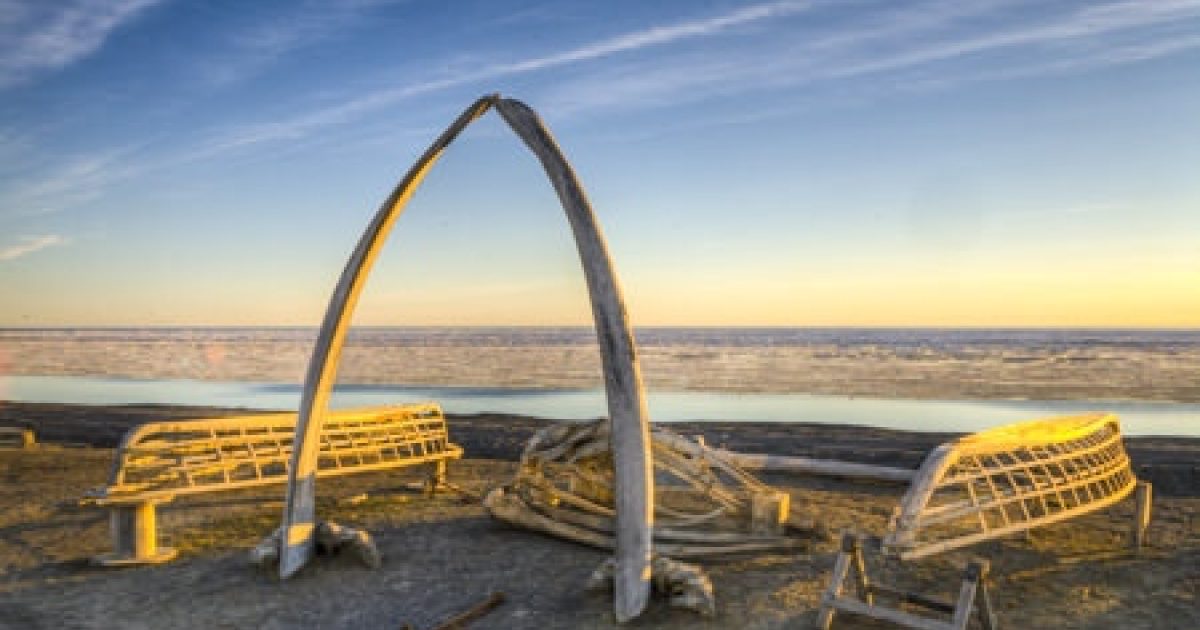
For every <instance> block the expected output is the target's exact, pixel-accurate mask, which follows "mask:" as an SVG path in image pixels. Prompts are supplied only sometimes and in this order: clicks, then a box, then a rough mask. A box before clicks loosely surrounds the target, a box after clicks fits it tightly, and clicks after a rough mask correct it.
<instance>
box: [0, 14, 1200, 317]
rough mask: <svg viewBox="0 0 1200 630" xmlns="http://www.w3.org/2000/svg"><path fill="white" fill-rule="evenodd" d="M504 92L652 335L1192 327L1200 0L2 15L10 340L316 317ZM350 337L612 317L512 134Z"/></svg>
mask: <svg viewBox="0 0 1200 630" xmlns="http://www.w3.org/2000/svg"><path fill="white" fill-rule="evenodd" d="M493 92H499V93H501V94H504V95H506V96H510V97H514V98H518V99H521V100H523V101H525V102H526V103H528V104H529V105H530V106H532V107H533V108H534V109H536V110H537V111H538V112H539V113H540V114H541V115H542V117H543V118H544V119H545V121H546V122H547V124H548V125H549V126H550V128H551V129H552V130H553V131H554V133H555V135H556V137H557V139H558V141H559V143H560V145H561V146H562V147H563V149H564V151H565V153H566V155H567V156H568V158H569V159H570V160H571V161H572V163H573V164H574V166H575V168H576V170H577V172H578V174H579V176H580V178H581V180H582V182H583V185H584V187H585V188H586V189H587V191H588V194H589V197H590V199H591V201H592V203H593V206H594V209H595V212H596V214H597V216H598V218H599V221H600V223H601V225H602V226H603V229H604V231H605V234H606V237H607V239H608V244H609V248H610V252H611V254H612V257H613V260H614V262H615V264H616V269H617V272H618V274H619V276H620V278H621V281H622V284H623V286H624V290H625V298H626V302H627V306H628V310H629V313H630V316H631V318H632V320H633V322H634V323H635V324H638V325H646V326H653V325H691V326H987V327H999V326H1005V327H1008V326H1104V327H1126V326H1128V327H1198V326H1200V142H1197V139H1200V0H1139V1H1135V2H1126V1H1116V2H1111V1H1110V2H1105V1H1095V2H1056V1H1032V0H1029V1H1026V0H979V1H966V0H959V1H940V0H925V1H918V2H895V1H892V0H879V1H871V0H838V1H834V0H829V1H820V0H814V1H811V2H793V1H780V2H727V1H694V0H693V1H674V2H652V3H651V2H634V1H611V2H598V1H597V2H572V1H554V2H549V1H541V0H529V1H511V2H509V1H499V0H473V1H472V0H465V1H450V2H430V1H420V0H409V1H387V0H349V1H343V2H308V1H303V0H300V1H286V2H270V1H260V2H253V3H244V2H234V1H229V0H227V1H215V0H214V1H211V2H184V1H183V0H63V1H59V2H52V3H50V2H40V1H36V0H28V1H27V0H0V296H3V297H2V298H0V326H141V325H303V326H308V325H317V324H319V323H320V321H321V318H322V316H323V314H324V310H325V305H326V303H327V301H328V299H329V294H330V292H331V290H332V288H333V286H334V284H335V283H336V281H337V278H338V276H339V274H340V273H341V269H342V266H343V265H344V264H345V260H346V258H347V257H348V256H349V254H350V252H351V250H352V249H353V247H354V245H355V243H356V242H357V240H358V238H359V236H360V235H361V233H362V230H363V229H364V228H365V226H366V224H367V222H368V221H369V220H370V217H371V216H372V215H373V214H374V212H375V211H376V210H377V209H378V207H379V204H380V203H382V201H383V200H384V198H385V197H386V196H387V194H388V193H389V192H390V191H391V189H392V188H393V187H394V186H395V184H396V182H397V180H398V179H399V178H400V177H401V176H402V175H403V173H404V172H405V171H406V170H407V169H408V167H409V166H410V165H411V163H412V162H413V160H415V159H416V157H417V156H419V155H420V153H421V152H422V151H423V150H424V149H425V147H426V146H427V145H428V144H429V143H430V142H431V141H432V140H433V139H434V138H435V137H436V136H437V134H438V133H440V131H441V130H442V129H443V128H444V127H445V126H446V125H447V124H449V122H450V121H451V120H453V118H454V117H455V116H457V114H458V113H459V112H460V111H461V110H462V109H463V108H464V107H466V106H467V105H468V104H469V103H470V102H472V101H473V100H474V99H475V98H477V97H478V96H480V95H482V94H487V93H493ZM355 321H356V323H358V324H363V325H577V324H587V323H589V322H590V310H589V307H588V304H587V293H586V288H585V286H584V282H583V276H582V273H581V271H580V267H579V263H578V259H577V256H576V253H575V250H574V244H573V242H572V240H571V237H570V232H569V229H568V226H567V223H566V220H565V218H564V216H563V213H562V211H561V209H560V208H559V207H558V205H557V200H556V198H555V197H554V194H553V192H552V189H551V188H550V186H549V184H548V182H547V181H546V178H545V176H544V175H543V174H542V172H541V169H540V167H539V165H538V163H537V162H536V160H535V159H534V158H533V157H532V156H531V155H530V154H529V153H528V151H527V150H526V149H525V148H524V147H523V146H522V145H521V143H520V142H519V141H518V140H517V139H516V138H515V137H514V136H513V135H512V133H511V132H510V131H509V130H508V129H507V128H506V127H505V126H504V125H503V123H502V122H501V121H500V119H499V117H498V116H496V115H495V114H494V113H493V114H489V115H488V116H487V117H485V118H483V119H481V120H480V121H478V122H477V123H475V124H474V125H473V126H472V127H470V128H469V129H468V130H467V131H466V132H465V133H464V134H463V135H462V136H461V137H460V138H459V139H458V141H456V143H455V144H454V145H452V146H451V148H450V149H449V151H447V153H446V155H445V156H444V157H443V159H442V161H441V162H440V163H439V164H437V166H436V167H435V168H434V169H433V171H432V172H431V174H430V175H429V178H428V179H427V180H426V182H425V184H424V185H423V187H422V188H421V189H420V190H419V191H418V192H417V194H416V195H415V196H414V198H413V200H412V202H411V203H410V205H409V206H408V208H407V209H406V210H405V213H404V215H403V216H402V217H401V218H400V220H399V221H398V223H397V227H396V230H395V232H394V233H393V234H392V236H391V238H390V239H389V241H388V244H387V248H386V250H385V251H384V253H383V255H382V256H381V258H380V259H379V262H378V264H377V266H376V267H375V269H374V271H373V272H372V276H371V278H370V281H369V282H368V284H367V288H366V291H365V293H364V296H363V298H362V302H361V303H360V305H359V308H358V310H357V312H356V319H355Z"/></svg>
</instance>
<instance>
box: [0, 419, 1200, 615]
mask: <svg viewBox="0 0 1200 630" xmlns="http://www.w3.org/2000/svg"><path fill="white" fill-rule="evenodd" d="M244 411H245V410H230V409H223V410H222V409H211V408H203V409H201V408H180V407H162V406H132V407H120V406H118V407H87V406H69V405H49V404H46V405H37V404H17V403H4V404H0V424H14V423H17V422H20V423H23V424H25V425H28V426H33V427H35V428H36V430H37V431H38V432H39V434H40V435H41V436H42V439H43V440H45V441H47V442H48V444H47V445H46V446H44V447H41V448H39V449H35V450H25V451H20V450H3V451H0V479H2V480H3V483H2V484H0V613H2V614H0V628H110V627H115V626H119V627H127V628H162V627H171V628H251V627H255V628H259V627H263V628H294V627H328V628H396V627H400V626H401V625H402V624H404V623H411V624H413V626H414V627H416V628H429V627H433V626H434V625H436V623H438V622H439V621H441V620H444V619H446V618H448V617H450V616H452V615H453V614H455V613H457V612H459V611H461V610H464V609H466V608H468V607H470V606H471V605H473V604H474V603H477V602H478V601H480V600H482V599H484V598H485V597H486V596H487V595H488V594H489V593H490V592H492V591H503V592H504V593H505V594H506V595H507V598H508V601H507V603H505V604H503V605H502V606H501V607H499V608H498V609H497V610H495V611H493V612H492V613H491V614H489V615H488V616H487V617H485V618H483V619H482V620H480V621H479V622H477V623H476V624H474V625H473V626H472V627H478V628H580V627H583V628H590V627H596V628H603V627H611V626H612V625H613V624H612V618H611V603H610V600H609V598H608V597H607V596H604V595H597V594H590V593H586V592H584V591H583V590H582V585H583V584H584V582H585V581H586V578H587V576H588V575H589V573H590V572H591V571H592V570H593V569H594V568H595V567H596V566H597V565H598V564H599V563H600V562H601V561H602V560H603V558H604V557H605V554H604V553H603V552H600V551H596V550H593V549H589V548H585V547H580V546H577V545H573V544H568V543H566V542H563V541H560V540H557V539H552V538H549V537H546V536H541V535H538V534H534V533H530V532H527V531H522V530H516V529H512V528H510V527H508V526H505V525H502V524H499V523H497V522H494V521H493V520H491V519H490V518H489V517H488V516H487V515H486V514H485V513H484V511H483V509H482V507H481V506H480V505H479V502H478V501H477V500H475V498H474V497H477V496H478V495H481V494H482V493H483V492H484V491H486V489H488V488H490V487H493V486H495V485H497V484H499V483H502V482H504V481H505V480H506V479H507V478H509V477H510V476H511V474H512V473H513V470H514V467H515V461H514V460H515V458H516V456H517V453H518V452H519V449H520V446H521V444H523V442H524V440H525V439H526V438H527V437H528V435H529V434H530V433H531V432H532V431H533V430H535V429H536V428H537V427H538V426H541V425H542V424H543V423H544V422H545V421H544V420H538V419H532V418H521V417H512V416H497V415H480V416H465V417H451V418H450V419H449V422H450V427H451V435H452V437H453V439H454V440H455V441H456V442H459V443H460V444H462V445H463V446H464V447H465V448H466V451H467V454H468V459H466V460H464V461H462V462H459V463H456V464H454V465H452V466H451V471H450V472H451V478H452V480H453V481H455V482H456V483H459V484H460V485H462V486H463V487H464V488H466V489H467V491H468V492H469V493H470V495H472V496H438V497H435V498H426V497H423V496H421V495H419V494H416V493H413V492H411V491H408V490H405V489H403V488H402V484H403V482H405V481H408V480H412V479H416V478H417V476H416V475H417V472H416V471H394V472H386V473H374V474H362V475H354V476H350V477H346V478H342V479H339V480H337V481H328V482H322V483H321V484H320V486H319V488H320V489H319V498H318V500H319V510H320V512H321V514H322V515H323V517H325V518H329V519H331V520H334V521H337V522H341V523H345V524H351V525H357V526H363V527H366V528H367V529H368V530H369V531H370V532H371V533H372V534H373V535H374V536H375V538H376V540H377V542H378V544H379V545H380V548H381V549H382V551H383V553H384V556H385V564H384V567H383V568H382V569H381V570H379V571H369V570H367V569H364V568H362V567H360V566H358V565H357V564H355V563H354V562H352V561H351V560H349V559H347V558H323V559H321V560H320V561H318V562H316V563H315V564H314V565H313V566H312V567H311V568H309V569H306V570H305V571H304V572H303V573H302V574H301V575H300V576H299V577H298V578H297V579H293V580H290V581H288V582H287V583H279V582H278V581H277V580H276V579H275V578H274V577H272V576H269V575H265V574H263V573H260V572H258V571H256V570H255V569H253V568H251V567H250V566H249V565H248V564H247V562H246V552H247V550H248V549H249V548H250V547H251V546H253V545H254V544H255V543H256V542H257V541H258V539H259V538H260V537H261V536H263V535H264V534H266V533H267V532H269V531H270V530H271V529H272V528H273V527H274V526H275V525H276V524H277V523H278V519H279V514H280V510H281V505H282V503H281V502H282V498H283V496H282V490H283V489H282V487H270V488H265V489H260V490H255V491H244V492H237V493H223V494H220V495H211V496H201V497H197V498H194V499H188V500H180V501H177V502H174V503H172V504H169V505H168V506H166V507H165V508H164V509H162V510H161V513H160V530H161V532H162V536H163V539H164V543H165V544H168V545H173V546H175V547H177V548H179V549H180V550H181V558H180V559H178V560H176V561H174V562H172V563H170V564H168V565H165V566H159V567H148V568H133V569H124V570H110V569H100V568H96V567H92V566H89V564H88V558H89V557H90V556H92V555H95V554H97V553H101V552H103V551H105V550H107V548H108V545H109V542H108V528H107V517H106V515H105V513H103V512H102V511H101V510H97V509H94V508H91V509H89V508H81V507H79V506H77V505H76V500H77V499H78V498H79V497H80V496H81V495H82V493H83V492H84V491H85V490H87V489H88V488H90V487H93V486H96V485H98V484H100V483H102V482H103V480H104V479H105V477H106V472H107V468H108V466H109V463H110V461H111V456H112V451H111V450H110V448H111V446H112V444H113V443H114V441H115V440H116V439H117V438H118V437H119V435H120V434H121V433H122V432H123V431H124V430H125V428H127V427H128V426H132V425H134V424H137V423H139V422H145V421H148V420H151V419H161V418H168V417H175V418H186V417H198V416H214V415H222V414H227V413H235V412H244ZM674 428H675V429H677V430H679V431H681V432H684V433H700V434H703V435H705V437H706V439H707V440H708V442H709V443H711V444H721V445H725V446H727V447H729V448H734V449H738V450H745V451H762V452H772V453H780V454H807V455H816V456H821V457H836V458H841V459H846V460H852V461H868V462H874V463H881V464H888V465H898V466H906V467H913V466H916V465H917V463H919V461H920V459H921V458H922V457H923V456H924V454H925V453H926V452H927V451H928V449H929V448H931V447H932V446H933V445H935V444H937V443H938V442H940V441H942V440H944V439H945V438H946V437H948V436H946V435H938V434H927V433H907V432H900V431H886V430H880V429H867V428H862V427H837V426H827V425H771V424H765V423H753V424H744V425H743V424H736V425H735V424H732V423H716V424H700V423H697V424H693V425H675V426H674ZM65 444H73V445H72V446H65ZM1128 446H1129V450H1130V453H1131V456H1132V457H1133V458H1134V460H1135V466H1136V467H1137V468H1138V470H1139V474H1140V475H1141V476H1143V477H1146V478H1149V479H1151V480H1152V481H1154V482H1155V484H1156V490H1157V496H1156V503H1155V516H1154V521H1153V523H1152V526H1151V536H1150V538H1151V543H1150V547H1149V548H1148V549H1147V550H1145V551H1144V552H1143V553H1142V554H1141V555H1137V556H1133V555H1128V554H1123V553H1118V554H1116V555H1115V556H1113V554H1111V552H1113V551H1114V550H1121V549H1123V548H1124V546H1125V544H1126V542H1127V537H1128V531H1129V525H1130V522H1131V517H1132V505H1131V502H1130V501H1126V502H1123V503H1122V504H1119V505H1118V506H1116V507H1115V508H1113V509H1109V510H1105V511H1102V512H1099V513H1095V514H1092V515H1089V516H1087V517H1085V518H1083V519H1078V520H1073V521H1070V522H1067V523H1062V524H1058V525H1053V526H1049V527H1046V528H1042V529H1040V530H1038V531H1037V532H1036V533H1035V534H1034V536H1033V537H1031V538H1030V539H1029V540H1026V539H1023V538H1016V539H1012V540H1005V541H1001V542H995V543H988V544H986V545H982V546H978V547H973V548H971V549H970V553H971V554H975V555H983V556H986V557H989V558H991V559H992V562H993V567H994V569H993V570H994V575H995V578H994V580H995V581H994V598H995V600H996V602H997V607H998V610H999V613H1000V616H1001V621H1002V623H1003V624H1004V627H1009V628H1050V627H1062V628H1112V627H1127V628H1186V627H1196V626H1197V625H1198V624H1200V496H1197V495H1200V483H1198V481H1200V480H1198V479H1197V475H1198V474H1200V470H1198V469H1197V466H1196V462H1197V461H1200V440H1196V439H1181V438H1131V439H1130V440H1129V441H1128ZM767 481H769V482H771V483H773V484H776V485H777V486H779V487H780V488H783V489H785V490H786V491H787V492H789V493H790V494H791V495H792V500H793V503H794V504H795V505H797V506H799V507H800V508H801V511H802V512H806V513H808V514H811V515H813V516H814V517H816V518H819V519H820V520H822V521H823V522H824V523H825V524H826V525H827V526H828V527H829V528H831V529H832V530H834V531H836V530H838V529H840V528H845V527H857V528H860V529H861V530H864V531H868V532H872V531H875V532H880V531H882V530H883V528H884V526H885V523H886V517H887V515H888V514H889V512H890V510H891V507H892V506H893V505H895V504H896V501H897V500H898V499H899V497H900V495H901V494H902V492H903V489H902V488H900V487H898V486H889V485H881V484H865V483H855V482H849V481H844V480H831V479H817V478H800V477H794V476H771V477H769V478H768V479H767ZM360 494H366V496H367V497H368V498H367V500H366V501H363V502H357V503H353V502H349V501H346V500H345V499H346V498H347V497H351V496H355V495H360ZM834 553H835V545H834V543H833V542H832V541H826V542H822V543H819V544H818V545H817V546H816V547H815V548H814V549H813V551H812V552H811V553H777V554H755V555H747V556H738V557H731V558H727V559H723V560H719V561H708V562H705V563H704V564H705V568H706V570H707V571H708V572H709V574H710V576H711V578H712V580H713V582H714V585H715V587H716V592H717V597H718V613H717V616H716V617H715V618H713V619H702V618H700V617H697V616H695V615H693V614H692V613H688V612H684V611H674V610H671V609H670V608H668V607H667V606H666V605H665V604H664V603H662V602H656V603H655V604H653V605H652V606H651V609H650V611H649V612H648V614H646V615H645V616H643V617H642V618H641V619H639V620H638V621H636V622H635V623H633V624H631V627H645V628H693V627H702V628H732V627H747V628H784V627H805V626H806V625H807V624H808V623H810V622H811V620H812V619H813V616H814V614H815V611H816V607H817V603H818V601H819V597H820V593H821V591H822V589H823V588H824V587H825V583H826V580H827V579H828V574H829V571H830V569H831V567H832V563H833V557H834ZM964 559H965V555H964V554H963V553H951V554H947V555H943V556H938V557H936V558H935V559H934V560H930V561H922V562H920V563H916V564H914V565H911V566H909V567H908V568H907V569H905V570H904V571H903V572H900V571H898V570H897V568H896V567H894V566H882V567H880V568H879V570H880V571H882V573H881V575H884V576H888V577H890V579H894V580H897V581H899V583H901V584H902V585H906V586H907V587H909V588H912V589H916V590H921V591H923V592H933V593H938V594H941V595H943V596H949V595H950V594H951V592H952V591H953V590H954V589H955V588H956V579H955V575H957V570H956V569H954V567H955V566H956V563H959V564H960V563H961V562H963V561H964ZM836 627H847V628H850V627H884V626H872V625H867V624H864V623H863V622H862V620H860V619H855V618H852V617H846V618H843V619H842V620H841V622H840V623H839V625H838V626H836Z"/></svg>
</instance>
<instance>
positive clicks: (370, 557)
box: [250, 521, 383, 570]
mask: <svg viewBox="0 0 1200 630" xmlns="http://www.w3.org/2000/svg"><path fill="white" fill-rule="evenodd" d="M282 532H283V530H282V528H280V529H276V530H275V531H274V532H272V533H271V535H270V536H267V537H266V538H264V539H263V541H262V542H260V543H258V546H256V547H255V548H254V549H251V550H250V563H251V564H253V565H255V566H258V567H260V568H262V569H267V570H270V569H273V568H274V567H276V566H278V564H279V544H280V541H281V540H282V537H283V536H282ZM316 547H317V553H318V555H322V554H324V555H338V554H340V553H342V552H343V551H348V552H349V553H351V554H352V555H354V557H355V558H357V559H358V560H359V561H360V562H362V563H363V564H364V565H366V566H367V567H368V568H371V569H378V568H379V567H381V566H383V555H382V554H380V553H379V548H378V547H376V546H375V541H374V540H372V539H371V535H370V534H368V533H367V532H366V530H361V529H354V528H351V527H344V526H342V525H338V524H336V523H330V522H328V521H322V522H320V523H319V524H317V531H316Z"/></svg>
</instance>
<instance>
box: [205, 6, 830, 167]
mask: <svg viewBox="0 0 1200 630" xmlns="http://www.w3.org/2000/svg"><path fill="white" fill-rule="evenodd" d="M811 6H812V3H811V2H795V1H786V2H771V3H766V4H758V5H752V6H748V7H743V8H741V9H738V10H736V11H731V12H729V13H724V14H721V15H716V16H711V17H707V18H703V19H695V20H686V21H682V22H677V23H674V24H668V25H661V26H655V27H651V28H647V29H643V30H638V31H633V32H630V33H625V34H622V35H618V36H615V37H611V38H607V39H603V40H600V41H596V42H592V43H589V44H584V45H582V46H578V47H575V48H570V49H567V50H564V51H561V52H557V53H551V54H548V55H543V56H538V57H531V58H528V59H522V60H519V61H514V62H509V63H504V64H495V65H491V66H488V67H485V68H483V69H481V70H478V71H475V72H469V73H460V74H458V75H455V76H452V77H444V78H439V79H431V80H427V81H422V82H417V83H412V84H410V85H407V86H404V87H401V88H392V89H385V90H379V91H376V92H374V93H371V94H368V95H366V96H362V97H358V98H353V99H350V100H347V101H345V102H343V103H341V104H338V105H334V106H330V107H325V108H322V109H318V110H315V111H312V112H308V113H305V114H302V115H300V116H296V117H293V118H291V119H288V120H283V121H278V122H271V123H264V124H259V125H251V126H246V127H243V128H241V129H238V130H235V131H234V132H233V133H231V134H229V135H228V136H226V137H223V138H219V139H217V140H216V141H214V142H213V143H212V144H211V145H210V146H209V147H207V148H206V150H205V152H206V153H220V152H223V151H225V150H228V149H234V148H239V147H243V146H248V145H253V144H258V143H260V142H266V141H271V140H281V139H291V138H297V137H299V136H303V135H305V134H307V133H309V132H311V131H313V130H315V129H319V128H322V127H326V126H329V125H335V124H340V123H344V122H346V121H349V120H351V119H353V118H355V117H357V116H360V115H362V114H365V113H367V112H371V111H375V110H378V109H381V108H383V107H386V106H388V105H391V104H394V103H396V102H399V101H402V100H404V99H407V98H412V97H415V96H419V95H422V94H429V93H432V92H438V91H442V90H447V89H450V88H455V87H460V86H464V85H469V84H472V83H478V82H481V81H488V80H494V79H499V78H503V77H509V76H513V75H520V74H527V73H532V72H538V71H542V70H549V69H552V68H558V67H562V66H567V65H571V64H578V63H583V62H588V61H595V60H598V59H602V58H606V57H610V56H613V55H618V54H622V53H630V52H633V51H637V50H642V49H646V48H651V47H655V46H664V45H667V44H672V43H676V42H680V41H683V40H688V39H694V38H700V37H705V36H711V35H716V34H719V33H722V32H726V31H729V30H731V29H734V28H736V27H739V26H745V25H749V24H753V23H756V22H762V21H765V20H768V19H771V18H777V17H782V16H785V15H790V14H795V13H798V12H801V11H804V10H807V9H809V8H810V7H811Z"/></svg>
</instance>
